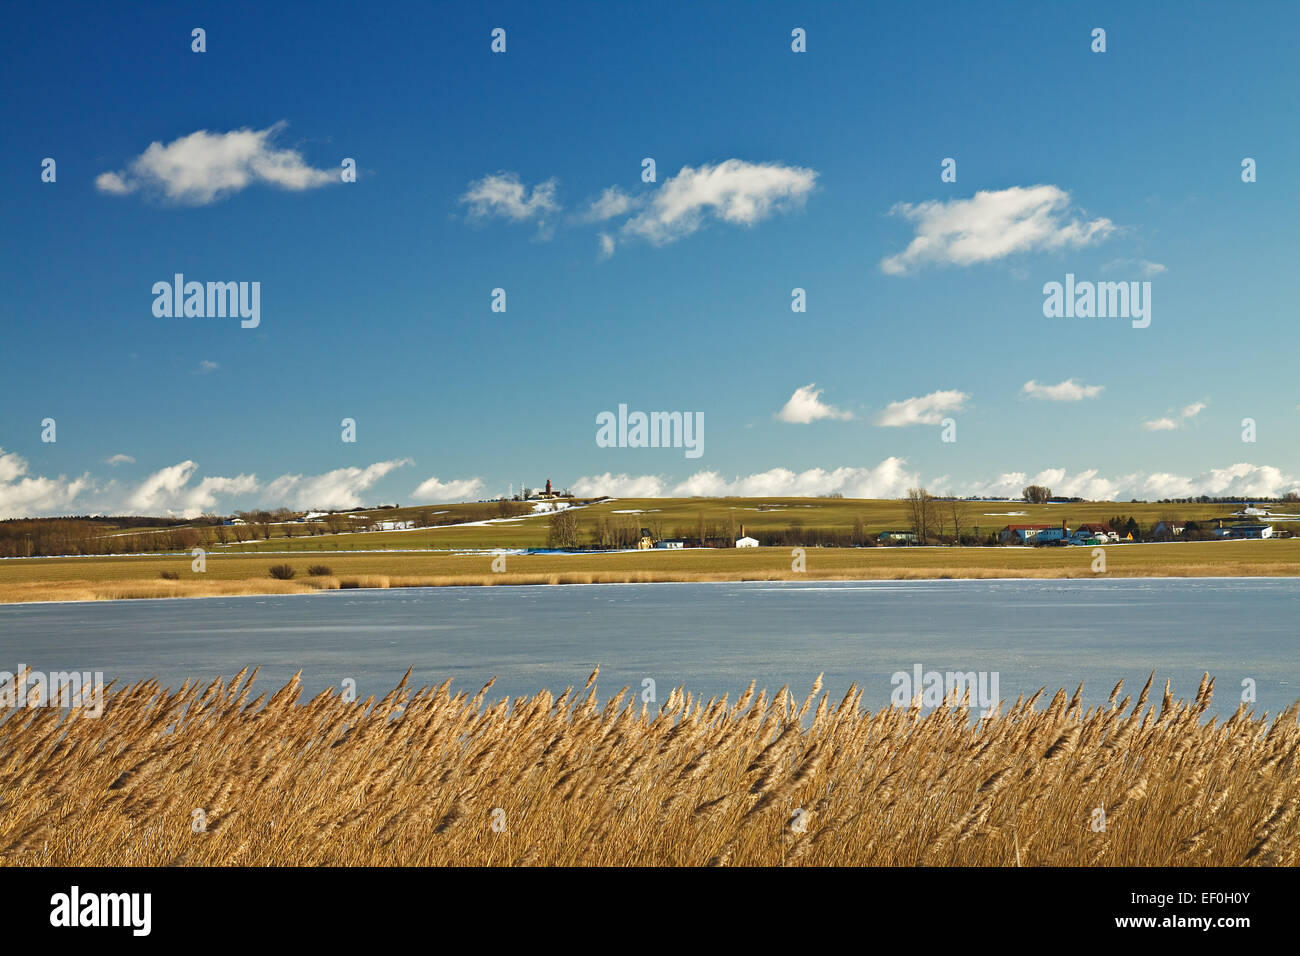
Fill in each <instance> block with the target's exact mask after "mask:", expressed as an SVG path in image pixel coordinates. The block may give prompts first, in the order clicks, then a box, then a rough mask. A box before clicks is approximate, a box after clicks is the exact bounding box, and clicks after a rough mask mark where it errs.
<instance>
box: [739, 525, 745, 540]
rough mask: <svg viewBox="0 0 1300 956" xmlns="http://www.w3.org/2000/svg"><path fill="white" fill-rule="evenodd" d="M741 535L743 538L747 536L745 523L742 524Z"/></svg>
mask: <svg viewBox="0 0 1300 956" xmlns="http://www.w3.org/2000/svg"><path fill="white" fill-rule="evenodd" d="M740 536H741V537H742V538H743V537H744V536H745V526H744V525H743V524H742V525H741V526H740Z"/></svg>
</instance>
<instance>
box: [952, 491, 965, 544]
mask: <svg viewBox="0 0 1300 956" xmlns="http://www.w3.org/2000/svg"><path fill="white" fill-rule="evenodd" d="M948 520H949V521H951V522H952V543H953V544H955V545H957V546H959V547H960V546H961V526H962V525H963V524H964V523H965V521H966V508H965V506H964V505H963V504H962V503H961V502H960V501H958V500H957V499H956V498H953V499H952V500H951V501H949V502H948Z"/></svg>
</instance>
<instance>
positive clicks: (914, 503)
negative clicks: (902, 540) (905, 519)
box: [907, 488, 937, 544]
mask: <svg viewBox="0 0 1300 956" xmlns="http://www.w3.org/2000/svg"><path fill="white" fill-rule="evenodd" d="M933 501H934V498H933V497H932V496H931V495H930V493H929V492H928V491H926V490H925V489H924V488H908V489H907V510H908V514H909V516H910V517H911V520H912V534H914V535H916V540H917V543H918V544H925V543H926V542H927V541H929V539H930V537H931V535H933V533H934V521H935V517H936V516H937V509H936V508H934V507H933V506H932V504H931V502H933Z"/></svg>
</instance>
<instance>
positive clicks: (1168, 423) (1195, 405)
mask: <svg viewBox="0 0 1300 956" xmlns="http://www.w3.org/2000/svg"><path fill="white" fill-rule="evenodd" d="M1208 407H1209V402H1192V404H1190V405H1187V406H1185V407H1184V408H1183V410H1182V412H1181V413H1180V414H1179V415H1178V417H1177V418H1175V417H1173V415H1172V413H1171V414H1169V415H1165V416H1164V417H1163V418H1155V419H1152V420H1151V421H1147V422H1143V423H1142V427H1143V428H1145V429H1146V430H1147V431H1149V432H1169V431H1174V430H1175V429H1178V428H1182V427H1183V425H1184V424H1186V423H1187V422H1192V423H1195V421H1196V416H1197V415H1199V414H1201V412H1203V411H1204V410H1205V409H1206V408H1208Z"/></svg>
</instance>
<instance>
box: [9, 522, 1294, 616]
mask: <svg viewBox="0 0 1300 956" xmlns="http://www.w3.org/2000/svg"><path fill="white" fill-rule="evenodd" d="M1104 550H1105V552H1106V571H1105V573H1106V574H1107V575H1109V576H1114V577H1232V576H1250V577H1286V576H1294V575H1300V538H1286V539H1278V540H1270V541H1205V542H1180V543H1171V544H1123V545H1109V546H1107V547H1106V548H1105V549H1104ZM493 558H494V555H492V554H456V553H448V552H412V553H403V552H385V553H378V554H365V553H357V552H352V553H347V552H337V553H335V552H324V553H321V552H304V553H302V554H298V553H296V552H295V553H293V554H290V555H272V554H247V555H243V554H241V555H230V554H210V555H209V556H208V558H207V570H206V571H205V572H203V573H201V574H200V573H195V572H193V571H192V570H191V559H190V557H189V556H188V555H184V556H181V555H178V556H175V557H157V556H152V555H150V556H140V557H85V558H26V559H9V560H4V561H0V603H14V602H24V601H96V600H101V601H102V600H121V599H125V598H161V597H216V596H221V595H232V594H235V595H237V594H297V593H309V592H312V591H317V590H322V589H334V588H356V587H380V588H384V587H439V586H448V585H500V584H596V583H627V582H633V583H648V582H680V581H782V580H882V579H919V578H1087V577H1096V576H1098V575H1097V574H1096V573H1095V572H1094V571H1093V570H1092V562H1093V555H1092V549H1091V548H1086V547H1084V548H808V549H805V553H804V561H805V567H806V570H804V571H794V570H792V569H791V565H792V554H791V549H787V548H752V549H717V550H711V549H692V550H683V551H643V552H622V553H613V554H595V553H588V554H581V553H579V554H572V555H556V554H531V555H529V554H507V555H506V556H505V562H506V570H505V572H503V573H495V572H493V571H492V561H493ZM280 563H288V564H290V565H292V566H293V567H294V568H295V569H296V571H297V577H295V578H293V579H292V580H289V581H277V580H273V579H272V578H271V577H270V576H269V569H270V567H271V566H272V565H274V564H280ZM312 564H325V565H328V566H329V568H330V569H331V571H332V572H333V573H332V574H331V575H329V576H326V577H319V578H310V577H307V574H306V572H307V568H308V566H310V565H312ZM162 571H172V572H176V573H177V574H178V575H179V578H180V579H179V580H176V581H167V580H163V579H161V578H159V576H158V575H159V573H160V572H162Z"/></svg>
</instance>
